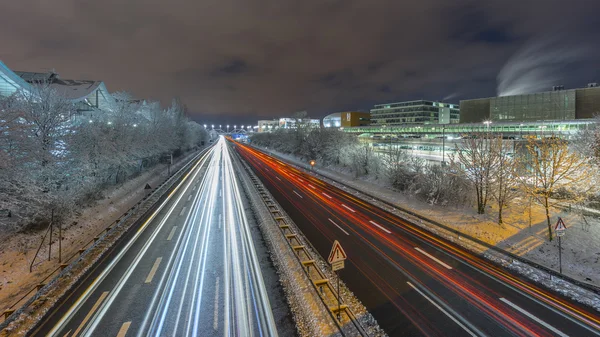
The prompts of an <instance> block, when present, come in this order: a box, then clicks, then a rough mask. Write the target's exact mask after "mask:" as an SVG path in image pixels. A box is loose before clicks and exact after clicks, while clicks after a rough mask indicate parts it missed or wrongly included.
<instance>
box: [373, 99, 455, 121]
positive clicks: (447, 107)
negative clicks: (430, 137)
mask: <svg viewBox="0 0 600 337" xmlns="http://www.w3.org/2000/svg"><path fill="white" fill-rule="evenodd" d="M458 121H459V108H458V105H457V104H452V103H442V102H434V101H426V100H418V101H407V102H397V103H385V104H376V105H375V107H374V108H373V109H371V125H374V126H383V125H386V126H394V125H409V124H451V123H458Z"/></svg>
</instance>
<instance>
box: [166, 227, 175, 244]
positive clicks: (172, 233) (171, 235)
mask: <svg viewBox="0 0 600 337" xmlns="http://www.w3.org/2000/svg"><path fill="white" fill-rule="evenodd" d="M176 230H177V226H173V229H171V233H169V236H168V237H167V241H171V239H172V238H173V235H175V231H176Z"/></svg>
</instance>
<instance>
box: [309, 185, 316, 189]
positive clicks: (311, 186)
mask: <svg viewBox="0 0 600 337" xmlns="http://www.w3.org/2000/svg"><path fill="white" fill-rule="evenodd" d="M308 186H310V188H312V189H317V188H316V187H314V186H313V185H311V184H308Z"/></svg>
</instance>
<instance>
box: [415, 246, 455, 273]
mask: <svg viewBox="0 0 600 337" xmlns="http://www.w3.org/2000/svg"><path fill="white" fill-rule="evenodd" d="M415 249H416V250H417V251H418V252H419V253H421V254H423V255H425V256H427V257H428V258H430V259H432V260H433V261H435V262H437V263H439V264H441V265H442V266H444V267H445V268H446V269H452V267H450V266H449V265H447V264H445V263H444V262H442V261H440V260H439V259H438V258H436V257H435V256H433V255H431V254H429V253H427V252H426V251H424V250H422V249H421V248H419V247H415Z"/></svg>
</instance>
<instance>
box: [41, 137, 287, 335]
mask: <svg viewBox="0 0 600 337" xmlns="http://www.w3.org/2000/svg"><path fill="white" fill-rule="evenodd" d="M35 335H38V336H61V337H62V336H69V337H74V336H119V337H124V336H277V335H278V333H277V327H276V326H275V322H274V319H273V315H272V311H271V305H270V302H269V298H268V294H267V289H266V287H265V284H264V280H263V276H262V274H261V269H260V266H259V261H258V258H257V254H256V251H255V248H254V243H253V240H252V236H251V234H250V230H249V224H248V219H247V216H246V214H245V212H244V206H243V201H242V198H241V195H240V187H239V186H238V182H237V180H236V179H235V173H234V170H233V167H232V159H231V156H230V153H229V149H228V146H227V142H226V141H225V139H224V138H223V137H220V139H219V140H218V141H217V143H216V144H215V145H214V146H212V147H211V148H210V149H209V150H208V151H207V152H206V153H205V154H204V155H203V156H202V157H201V158H200V159H199V160H198V162H197V163H196V164H195V167H194V168H193V169H192V170H191V171H190V173H188V175H187V177H185V178H184V179H183V180H182V182H181V183H180V184H179V185H178V186H177V187H176V189H175V190H174V191H173V192H172V193H171V194H170V195H169V198H168V199H167V200H165V201H164V203H163V204H161V205H160V207H159V208H158V209H157V210H156V211H155V212H154V213H153V215H152V216H151V217H150V218H149V219H148V220H147V221H146V222H145V223H144V224H143V225H142V227H141V228H140V229H139V230H137V231H135V233H134V235H132V237H131V238H128V240H126V241H124V242H123V243H122V244H121V246H120V247H119V249H116V250H115V252H114V254H111V256H110V258H108V259H106V260H105V261H103V262H102V263H101V265H100V266H99V267H98V268H96V269H95V270H94V272H93V273H92V275H91V276H90V277H88V278H87V280H86V281H84V282H83V284H82V286H80V287H79V288H78V289H77V291H75V292H74V293H73V294H72V295H71V296H70V297H69V298H68V299H67V300H66V301H64V302H63V303H62V304H61V305H60V307H58V308H57V309H56V311H54V312H53V313H52V314H51V315H50V317H49V318H48V319H47V320H46V321H45V322H44V323H43V324H42V326H41V327H40V328H39V329H38V330H37V331H36V333H35Z"/></svg>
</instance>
